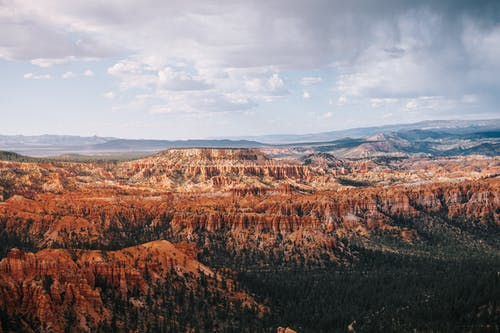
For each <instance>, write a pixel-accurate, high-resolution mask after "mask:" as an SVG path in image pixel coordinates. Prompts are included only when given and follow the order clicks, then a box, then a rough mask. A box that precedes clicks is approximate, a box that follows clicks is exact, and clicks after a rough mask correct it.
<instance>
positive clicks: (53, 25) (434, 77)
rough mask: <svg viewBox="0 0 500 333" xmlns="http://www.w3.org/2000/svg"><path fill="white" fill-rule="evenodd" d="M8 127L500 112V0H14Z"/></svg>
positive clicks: (126, 133)
mask: <svg viewBox="0 0 500 333" xmlns="http://www.w3.org/2000/svg"><path fill="white" fill-rule="evenodd" d="M0 73H1V80H0V115H1V119H2V121H1V122H0V134H25V135H35V134H47V133H50V134H71V135H99V136H117V137H125V138H159V139H179V138H203V137H224V136H242V135H261V134H277V133H313V132H321V131H328V130H336V129H344V128H352V127H361V126H371V125H381V124H392V123H401V122H414V121H419V120H427V119H487V118H498V117H499V116H500V111H499V109H498V102H499V99H500V79H499V77H500V75H499V73H500V2H499V1H452V0H443V1H419V2H416V1H403V0H401V1H396V0H384V1H368V0H367V1H349V2H346V1H335V0H332V1H330V0H328V1H326V0H325V1H316V0H312V1H271V2H270V1H223V0H222V1H153V0H147V1H130V0H120V1H118V0H116V1H106V3H105V4H103V3H102V2H101V1H91V0H87V1H63V0H44V1H43V0H41V1H37V2H34V1H29V0H0Z"/></svg>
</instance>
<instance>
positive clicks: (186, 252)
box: [0, 147, 500, 332]
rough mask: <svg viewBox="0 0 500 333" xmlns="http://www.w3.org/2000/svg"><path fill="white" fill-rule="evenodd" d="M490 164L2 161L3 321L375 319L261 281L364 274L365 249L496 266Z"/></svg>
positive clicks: (160, 325)
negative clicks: (293, 309)
mask: <svg viewBox="0 0 500 333" xmlns="http://www.w3.org/2000/svg"><path fill="white" fill-rule="evenodd" d="M499 162H500V160H499V159H498V157H496V156H483V155H466V156H407V157H401V156H373V157H369V158H342V159H341V158H337V157H335V156H333V155H331V154H329V153H324V152H311V151H307V150H305V151H304V152H303V153H302V154H297V150H293V151H292V150H290V149H284V148H283V147H278V148H263V149H253V148H248V149H247V148H239V149H230V148H217V149H216V148H188V149H169V150H166V151H162V152H159V153H157V154H154V155H151V156H147V157H143V158H140V159H135V160H127V161H102V162H96V161H89V162H67V161H57V160H53V161H51V160H47V161H16V160H9V161H0V244H1V246H0V259H1V261H0V312H1V313H2V316H1V318H0V319H1V321H0V332H11V331H16V330H18V331H19V330H21V331H44V332H49V331H53V332H63V331H70V332H71V331H118V332H126V331H139V332H143V331H144V332H146V331H161V332H226V331H227V332H230V331H243V332H257V331H262V332H270V331H274V332H275V331H276V330H278V327H279V326H287V325H288V326H289V327H291V328H290V329H289V330H291V329H292V328H293V329H295V330H297V331H298V332H302V331H303V332H313V331H325V332H327V331H329V330H328V329H326V328H325V327H332V325H333V327H342V328H343V329H344V330H345V329H347V327H348V325H350V324H351V323H352V322H353V321H354V320H357V324H356V325H357V326H358V329H360V330H361V331H363V329H364V330H365V331H373V326H369V325H373V323H374V322H375V321H376V320H374V319H373V316H382V314H380V313H379V312H380V311H379V310H377V311H379V312H376V311H372V312H369V313H363V314H362V313H359V315H358V317H353V315H352V314H351V313H349V314H348V315H347V314H346V317H338V318H337V319H338V320H337V322H335V323H330V324H327V323H325V327H323V326H322V327H321V328H320V327H315V326H314V325H318V322H317V323H308V322H307V321H305V320H303V321H296V322H293V321H292V320H293V319H289V317H287V316H288V314H283V313H284V311H285V310H286V309H288V308H287V306H286V305H282V304H279V302H278V300H279V299H281V298H280V297H284V296H283V295H274V294H273V291H272V290H271V291H266V290H267V289H266V288H269V286H272V285H273V284H274V283H276V281H282V279H284V278H285V277H284V276H286V275H288V276H289V277H290V278H291V279H292V280H296V281H300V280H301V279H302V278H303V277H308V278H309V274H312V275H311V276H313V277H311V278H312V279H313V280H311V281H314V283H316V284H317V283H318V281H323V280H322V279H323V278H324V276H323V275H321V274H323V273H321V272H328V274H334V275H333V276H342V274H344V273H342V272H352V271H356V270H357V269H358V267H359V268H360V269H361V272H365V274H366V271H367V268H366V267H368V266H367V265H370V263H367V262H368V261H369V260H373V261H376V260H378V259H377V258H384V259H383V260H389V261H390V265H392V264H393V263H394V262H399V261H398V260H409V261H410V262H411V263H412V265H413V262H414V261H415V262H417V263H418V265H420V261H419V260H423V262H425V260H427V264H428V265H431V263H440V264H441V265H442V264H443V263H450V262H451V263H453V265H455V263H456V262H457V261H458V260H462V259H463V258H472V259H473V258H478V257H479V258H483V259H484V258H486V259H485V260H488V265H489V267H490V268H489V269H490V270H486V271H485V274H490V273H491V272H497V271H498V269H499V266H500V261H499V258H500V257H499V255H500V251H499V250H500V244H499V240H500V237H498V236H500V233H499V231H500V191H499V189H500V178H499V177H498V176H499V175H500V164H499ZM370 258H372V259H370ZM387 258H389V259H387ZM391 258H396V259H391ZM464 260H465V259H464ZM481 260H482V259H481ZM481 262H482V261H481ZM415 265H417V264H415ZM453 265H452V264H450V267H452V266H453ZM436 266H438V264H436ZM369 267H371V268H370V270H369V271H373V272H377V270H376V266H369ZM412 267H413V266H412ZM453 267H455V266H453ZM460 267H462V266H460ZM483 268H484V267H483V266H481V269H483ZM399 269H400V267H399V266H398V267H397V271H398V272H399ZM460 269H462V268H460ZM490 271H491V272H490ZM418 273H419V272H416V273H415V274H418ZM325 274H326V273H325ZM339 274H340V275H339ZM345 274H347V273H345ZM377 274H378V273H377ZM405 274H408V273H405ZM373 275H374V276H375V273H373ZM325 276H326V275H325ZM329 276H330V275H329ZM377 276H378V275H377ZM488 276H489V275H488ZM393 278H394V277H393ZM273 279H275V280H273ZM308 281H309V280H308ZM488 281H489V280H488ZM495 281H496V282H493V283H498V278H497V280H495ZM265 283H267V284H265ZM287 283H292V282H287ZM488 283H489V282H488ZM282 285H287V284H286V283H285V284H282ZM325 285H327V284H325ZM488 286H489V285H488ZM496 286H498V285H496ZM321 288H323V287H322V286H320V289H321ZM294 289H295V288H294ZM265 291H266V292H267V293H265ZM286 293H292V291H290V290H288V291H286ZM273 295H274V296H273ZM429 295H430V296H428V297H430V298H432V297H433V296H432V294H429ZM495 295H496V294H491V295H490V296H491V297H492V298H490V299H488V298H485V299H481V300H480V301H478V302H479V303H478V304H473V307H472V308H473V310H470V311H474V312H473V313H472V312H471V313H468V314H467V315H470V316H472V317H474V316H475V318H476V319H474V320H472V319H471V320H472V322H473V324H472V325H476V326H471V327H472V330H473V331H474V330H475V329H476V328H477V329H479V331H480V330H481V329H484V328H485V327H490V328H491V329H492V331H494V330H495V327H496V328H498V326H491V323H493V322H495V321H496V320H498V319H499V318H500V307H499V305H498V303H495V302H494V301H493V297H494V296H495ZM273 297H274V298H273ZM426 297H427V296H426ZM291 299H293V298H289V299H288V300H287V299H286V298H285V300H284V302H285V303H287V302H288V303H293V302H292V301H291ZM281 300H282V299H281ZM282 301H283V300H282ZM427 301H428V299H427ZM431 301H433V300H431ZM321 302H322V300H319V301H318V304H320V303H321ZM418 302H420V301H418ZM418 302H417V303H418ZM421 304H424V301H422V302H421V303H418V306H420V305H421ZM405 306H407V305H401V307H400V308H398V309H397V311H399V312H404V311H406V310H404V309H405ZM285 312H286V311H285ZM399 312H398V313H399ZM404 313H406V312H404ZM383 315H385V314H383ZM339 316H340V314H339ZM370 316H372V317H370ZM363 318H364V319H363ZM367 318H368V319H367ZM369 318H372V319H369ZM477 318H480V319H481V320H482V321H481V322H478V320H479V319H477ZM445 322H446V321H445ZM363 323H364V324H363ZM412 323H413V322H412ZM328 325H330V326H328ZM335 325H337V326H335ZM363 325H365V326H363ZM488 325H490V326H488ZM280 329H281V330H282V331H283V330H285V329H282V328H280ZM405 329H406V327H405ZM420 329H423V328H422V327H420ZM381 330H382V329H381ZM408 330H410V328H408ZM278 331H279V330H278Z"/></svg>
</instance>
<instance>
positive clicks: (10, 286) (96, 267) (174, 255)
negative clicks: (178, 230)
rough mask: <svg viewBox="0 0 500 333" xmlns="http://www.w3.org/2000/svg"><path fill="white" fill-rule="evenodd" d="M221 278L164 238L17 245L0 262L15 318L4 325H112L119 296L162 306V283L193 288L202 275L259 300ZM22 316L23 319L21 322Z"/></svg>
mask: <svg viewBox="0 0 500 333" xmlns="http://www.w3.org/2000/svg"><path fill="white" fill-rule="evenodd" d="M201 276H203V278H201ZM220 279H221V277H220V276H217V275H216V274H215V273H214V272H213V271H212V270H211V269H210V268H208V267H206V266H205V265H203V264H201V263H199V262H198V261H196V260H195V259H193V258H192V256H190V255H186V254H185V253H184V252H183V251H182V250H180V249H179V248H177V247H176V246H175V245H174V244H172V243H170V242H167V241H164V240H163V241H156V242H151V243H146V244H143V245H140V246H136V247H130V248H126V249H123V250H120V251H83V250H71V249H70V250H63V249H51V250H43V251H40V252H37V253H27V252H23V251H21V250H18V249H12V250H11V251H10V252H9V254H8V255H7V257H6V258H4V259H3V260H2V261H1V262H0V311H2V312H4V313H5V314H7V317H8V318H11V320H10V322H9V321H7V322H6V323H5V322H4V323H3V325H4V327H3V328H4V330H7V331H8V330H9V329H11V328H12V329H14V328H16V329H21V330H23V331H30V330H33V331H44V332H45V331H52V332H63V331H64V330H65V328H70V327H72V328H73V329H75V330H78V331H97V330H104V331H106V328H107V329H108V330H109V329H110V327H111V325H112V320H113V318H112V317H113V315H116V311H117V310H116V307H117V302H118V304H119V303H120V302H124V303H125V305H121V306H122V307H124V308H129V309H134V308H135V309H138V310H141V309H144V310H147V309H148V305H147V304H145V302H150V303H151V302H153V304H155V303H157V302H160V300H162V299H164V297H165V295H164V294H161V292H160V290H162V288H165V287H166V288H171V290H172V292H176V290H177V291H179V290H190V289H191V290H193V289H196V288H200V286H199V284H200V281H201V280H203V281H205V280H208V282H204V283H208V285H209V286H210V288H211V292H212V293H216V294H218V295H219V296H218V297H222V298H227V299H228V300H229V299H233V298H237V299H242V300H244V301H245V302H246V303H247V304H250V305H252V306H254V307H255V306H258V305H257V303H255V302H254V301H253V299H252V298H251V297H250V296H248V295H246V294H244V293H242V292H236V291H235V290H234V288H233V287H232V286H234V283H232V282H231V280H230V279H226V280H225V285H224V289H220V287H218V286H219V282H218V280H220ZM160 287H161V288H160ZM205 287H206V286H205ZM110 295H112V298H111V299H109V296H110ZM188 296H189V295H187V294H186V295H183V296H182V297H188ZM14 305H15V306H14ZM169 306H173V307H175V306H176V305H175V303H172V304H169ZM18 317H20V318H22V319H21V320H20V321H16V320H15V319H14V318H18ZM114 320H116V318H115V319H114ZM0 325H2V323H0ZM114 325H116V323H114ZM5 326H7V327H5Z"/></svg>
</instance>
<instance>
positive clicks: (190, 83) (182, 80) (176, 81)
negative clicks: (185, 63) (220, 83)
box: [158, 67, 212, 90]
mask: <svg viewBox="0 0 500 333" xmlns="http://www.w3.org/2000/svg"><path fill="white" fill-rule="evenodd" d="M158 86H159V87H160V88H161V89H165V90H205V89H209V88H211V87H212V86H211V85H210V84H209V83H207V82H205V81H204V80H203V79H202V78H200V77H199V76H193V75H192V74H190V73H187V72H185V71H177V70H175V69H173V68H171V67H165V68H164V69H162V70H159V71H158Z"/></svg>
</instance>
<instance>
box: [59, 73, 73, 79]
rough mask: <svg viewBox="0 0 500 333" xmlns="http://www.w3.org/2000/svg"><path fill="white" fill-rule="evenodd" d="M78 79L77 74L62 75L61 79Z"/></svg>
mask: <svg viewBox="0 0 500 333" xmlns="http://www.w3.org/2000/svg"><path fill="white" fill-rule="evenodd" d="M74 77H76V74H75V73H73V72H65V73H63V74H62V75H61V78H62V79H71V78H74Z"/></svg>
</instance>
